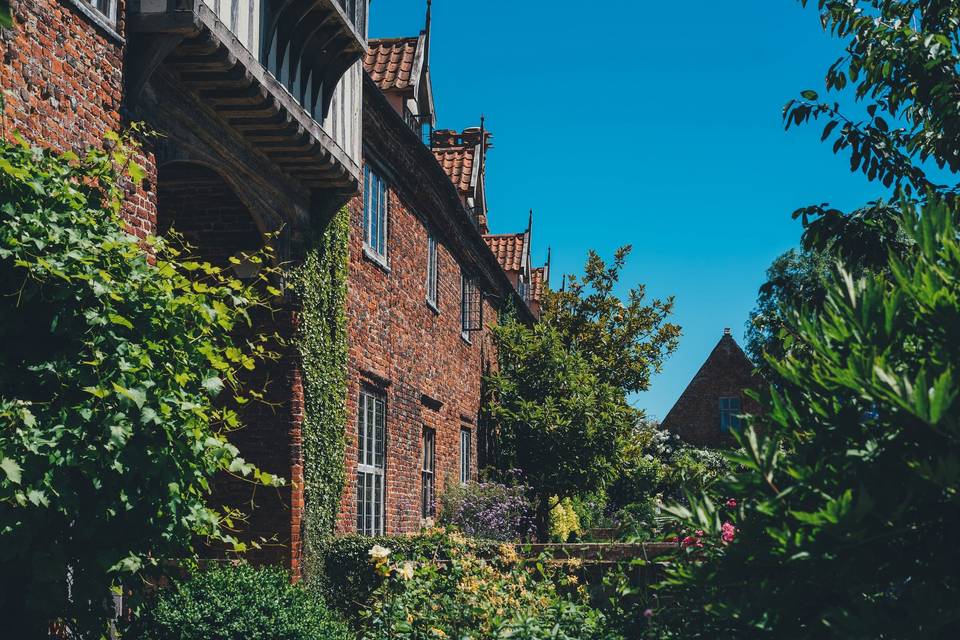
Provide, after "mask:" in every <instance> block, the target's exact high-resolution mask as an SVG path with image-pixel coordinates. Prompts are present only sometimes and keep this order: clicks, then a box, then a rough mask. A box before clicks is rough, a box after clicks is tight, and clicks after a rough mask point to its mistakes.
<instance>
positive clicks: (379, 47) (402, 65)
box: [363, 38, 420, 91]
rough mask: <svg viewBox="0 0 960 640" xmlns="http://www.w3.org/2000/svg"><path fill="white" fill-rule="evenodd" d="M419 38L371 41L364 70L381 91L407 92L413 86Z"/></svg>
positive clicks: (364, 62)
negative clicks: (412, 74) (412, 76)
mask: <svg viewBox="0 0 960 640" xmlns="http://www.w3.org/2000/svg"><path fill="white" fill-rule="evenodd" d="M419 41H420V39H419V38H384V39H382V40H370V43H369V44H370V49H369V50H368V51H367V56H366V58H364V60H363V68H364V69H365V70H366V71H367V73H368V74H369V75H370V78H371V79H372V80H373V81H374V82H376V83H377V86H379V87H380V89H381V91H390V90H400V91H402V90H405V89H409V88H411V87H412V86H413V81H414V78H411V77H410V75H411V73H412V72H413V63H414V60H416V57H417V43H418V42H419Z"/></svg>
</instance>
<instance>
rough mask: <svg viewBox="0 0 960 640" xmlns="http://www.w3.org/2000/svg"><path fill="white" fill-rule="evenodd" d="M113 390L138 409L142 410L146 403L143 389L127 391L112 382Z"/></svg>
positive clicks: (145, 393) (145, 394)
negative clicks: (130, 401)
mask: <svg viewBox="0 0 960 640" xmlns="http://www.w3.org/2000/svg"><path fill="white" fill-rule="evenodd" d="M113 390H114V391H116V392H117V393H119V394H120V395H122V396H124V397H125V398H128V399H130V400H132V401H133V403H134V404H136V405H137V408H138V409H142V408H143V405H144V403H146V401H147V392H146V391H144V390H143V389H127V388H125V387H121V386H120V385H118V384H117V383H116V382H114V383H113Z"/></svg>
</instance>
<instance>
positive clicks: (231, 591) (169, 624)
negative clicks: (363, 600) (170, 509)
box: [129, 564, 353, 640]
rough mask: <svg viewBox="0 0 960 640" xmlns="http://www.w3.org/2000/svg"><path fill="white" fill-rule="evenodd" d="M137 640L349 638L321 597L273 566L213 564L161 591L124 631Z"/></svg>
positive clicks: (346, 639)
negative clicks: (297, 583) (127, 630)
mask: <svg viewBox="0 0 960 640" xmlns="http://www.w3.org/2000/svg"><path fill="white" fill-rule="evenodd" d="M129 637H130V638H136V639H137V640H213V639H214V638H216V639H217V640H351V639H352V638H353V636H352V634H351V633H350V632H349V631H348V629H347V626H346V625H345V624H344V623H343V622H342V621H341V620H340V619H339V617H338V616H337V615H335V614H333V613H331V612H330V611H329V610H328V609H327V607H326V606H325V605H324V602H323V599H322V598H321V597H320V596H319V595H318V594H316V593H315V592H312V591H311V590H309V589H307V588H305V587H302V586H299V585H293V584H291V583H290V576H289V574H287V572H285V571H283V570H282V569H279V568H276V567H267V568H261V569H255V568H253V567H251V566H249V565H247V564H234V565H217V566H214V567H211V568H210V569H208V570H205V571H200V572H197V573H195V574H193V575H191V576H189V577H188V578H186V579H184V580H182V581H178V582H177V583H176V584H174V585H173V586H171V587H168V588H165V589H163V590H161V591H160V592H159V593H158V594H157V595H156V596H155V598H154V599H153V600H152V601H151V602H150V603H149V604H148V606H146V607H145V609H144V611H143V612H142V613H141V615H140V618H139V619H138V620H136V621H135V622H134V624H133V626H132V628H131V629H130V630H129Z"/></svg>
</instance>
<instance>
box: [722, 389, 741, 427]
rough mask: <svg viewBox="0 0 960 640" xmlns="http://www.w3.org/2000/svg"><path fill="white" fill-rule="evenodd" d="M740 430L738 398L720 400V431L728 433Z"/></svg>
mask: <svg viewBox="0 0 960 640" xmlns="http://www.w3.org/2000/svg"><path fill="white" fill-rule="evenodd" d="M739 428H740V398H739V397H729V398H720V431H721V432H723V433H728V432H729V431H731V430H737V429H739Z"/></svg>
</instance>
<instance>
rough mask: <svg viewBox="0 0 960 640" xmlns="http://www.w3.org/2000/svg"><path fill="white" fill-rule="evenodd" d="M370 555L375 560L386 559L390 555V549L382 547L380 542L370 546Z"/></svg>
mask: <svg viewBox="0 0 960 640" xmlns="http://www.w3.org/2000/svg"><path fill="white" fill-rule="evenodd" d="M367 553H368V554H369V555H370V559H371V560H374V561H380V560H386V558H387V556H388V555H390V549H387V548H386V547H381V546H380V545H378V544H375V545H373V546H372V547H371V548H370V551H368V552H367Z"/></svg>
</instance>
